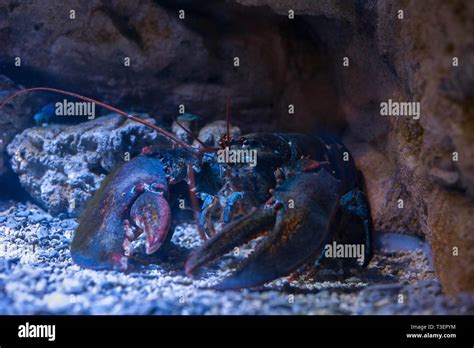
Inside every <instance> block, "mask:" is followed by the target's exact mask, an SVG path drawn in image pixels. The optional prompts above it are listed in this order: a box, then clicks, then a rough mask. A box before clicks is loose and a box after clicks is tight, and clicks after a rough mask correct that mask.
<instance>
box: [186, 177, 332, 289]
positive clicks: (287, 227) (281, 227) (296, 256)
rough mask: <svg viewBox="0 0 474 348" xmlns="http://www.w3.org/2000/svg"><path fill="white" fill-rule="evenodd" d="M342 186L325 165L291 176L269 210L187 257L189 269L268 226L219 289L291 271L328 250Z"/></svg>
mask: <svg viewBox="0 0 474 348" xmlns="http://www.w3.org/2000/svg"><path fill="white" fill-rule="evenodd" d="M340 186H341V185H340V181H339V180H337V179H335V178H334V177H333V176H332V175H331V174H329V173H328V172H327V171H326V170H324V169H321V170H320V171H318V172H317V173H300V174H299V175H295V176H292V177H291V178H289V179H287V180H286V181H285V182H284V184H283V185H281V186H279V187H277V188H276V189H275V197H274V199H272V200H271V201H272V203H273V205H272V206H271V207H270V208H269V209H268V208H267V209H264V208H260V209H259V210H257V211H256V212H254V213H251V214H249V215H247V216H245V217H243V218H241V219H237V220H236V221H234V222H232V223H231V224H229V225H227V226H226V227H225V228H224V229H223V230H222V231H221V232H219V233H218V234H217V235H215V236H214V237H213V238H211V239H210V240H209V241H207V242H206V243H205V244H204V245H203V246H202V247H201V248H200V249H198V250H197V251H196V252H194V253H193V254H192V256H191V257H190V258H189V259H188V261H187V262H186V266H185V267H186V272H187V274H190V273H192V272H193V270H195V269H196V268H198V267H199V266H202V265H204V264H206V263H208V262H210V261H212V260H213V259H216V258H217V257H218V256H221V255H223V254H224V253H226V252H228V251H230V250H232V248H233V247H235V246H236V245H239V244H242V243H243V242H245V241H248V240H249V239H252V238H254V237H255V236H256V235H258V234H261V233H264V232H265V231H266V230H268V229H269V228H270V229H271V232H270V233H269V234H268V235H266V236H265V237H264V239H263V240H262V241H261V243H260V244H259V246H258V247H257V248H256V250H255V251H254V253H253V254H252V255H250V257H249V258H247V259H246V260H244V261H243V263H242V264H241V265H240V266H239V267H238V269H237V270H236V271H235V272H234V274H232V275H231V276H230V277H228V278H226V279H224V281H223V282H222V283H221V284H219V285H217V286H216V289H219V290H224V289H238V288H243V287H252V286H257V285H261V284H263V283H266V282H268V281H272V280H274V279H276V278H279V277H282V276H285V275H287V274H289V273H291V272H292V271H294V270H296V269H297V268H298V267H299V266H301V265H302V264H304V263H306V262H308V261H309V260H310V259H313V258H315V257H317V256H319V255H320V254H321V253H323V250H324V244H325V243H326V241H327V239H328V235H329V232H330V226H331V224H332V220H333V218H334V215H335V213H336V211H337V208H338V206H339V199H340V195H339V192H340ZM290 200H291V201H293V203H294V204H289V202H290ZM272 215H273V217H272ZM263 217H267V218H263ZM272 221H274V223H273V225H272V224H271V222H272ZM263 222H265V223H263ZM269 226H270V227H269Z"/></svg>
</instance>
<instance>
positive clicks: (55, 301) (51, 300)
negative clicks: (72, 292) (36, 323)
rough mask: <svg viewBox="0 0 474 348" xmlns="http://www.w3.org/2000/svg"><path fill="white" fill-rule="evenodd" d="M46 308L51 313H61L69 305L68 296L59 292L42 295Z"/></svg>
mask: <svg viewBox="0 0 474 348" xmlns="http://www.w3.org/2000/svg"><path fill="white" fill-rule="evenodd" d="M44 302H45V305H46V308H47V309H48V310H49V311H50V312H51V313H53V314H58V313H63V312H65V311H66V310H67V309H68V307H70V305H71V302H70V297H69V296H68V295H66V294H64V293H61V292H53V293H51V294H47V295H45V296H44Z"/></svg>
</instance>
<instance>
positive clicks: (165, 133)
mask: <svg viewBox="0 0 474 348" xmlns="http://www.w3.org/2000/svg"><path fill="white" fill-rule="evenodd" d="M33 91H49V92H55V93H59V94H65V95H69V96H71V97H74V98H78V99H82V100H85V101H88V102H91V103H95V104H97V105H99V106H102V107H103V108H105V109H107V110H110V111H112V112H115V113H117V114H119V115H120V116H123V117H126V118H128V119H131V120H133V121H135V122H138V123H141V124H143V125H144V126H146V127H148V128H151V129H153V130H155V131H156V132H158V133H159V134H161V135H163V136H164V137H165V138H166V139H168V140H170V141H172V142H174V143H175V144H176V145H178V146H181V147H183V148H185V149H186V150H188V151H190V152H192V153H193V155H196V156H197V155H198V154H196V152H195V149H194V148H193V147H192V146H191V145H188V144H186V143H185V142H184V141H181V140H180V139H178V138H177V137H176V136H175V135H174V134H172V133H170V132H168V131H167V130H165V129H163V128H161V127H158V126H156V125H154V124H152V123H150V122H147V121H145V120H143V119H141V118H140V117H138V116H135V115H131V114H128V113H126V112H125V111H122V110H120V109H117V108H115V107H113V106H111V105H108V104H105V103H103V102H100V101H98V100H95V99H92V98H89V97H85V96H83V95H80V94H76V93H72V92H68V91H64V90H62V89H57V88H50V87H33V88H27V89H23V90H21V91H19V92H16V93H15V94H13V95H11V96H9V97H8V98H7V99H5V100H4V102H3V103H2V105H0V110H2V109H3V108H4V107H5V105H7V104H8V103H9V102H10V101H11V100H13V99H15V98H16V97H19V96H20V95H22V94H25V93H29V92H33Z"/></svg>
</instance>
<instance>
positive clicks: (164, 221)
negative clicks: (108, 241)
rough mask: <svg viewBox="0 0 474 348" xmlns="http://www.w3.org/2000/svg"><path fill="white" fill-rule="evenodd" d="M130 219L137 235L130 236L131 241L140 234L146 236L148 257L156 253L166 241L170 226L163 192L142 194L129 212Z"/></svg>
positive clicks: (169, 215) (168, 209)
mask: <svg viewBox="0 0 474 348" xmlns="http://www.w3.org/2000/svg"><path fill="white" fill-rule="evenodd" d="M130 217H131V218H132V220H133V222H134V223H135V225H136V226H137V229H138V233H134V235H133V236H132V235H130V237H132V240H130V242H131V241H133V239H134V238H135V237H136V236H137V235H140V234H141V233H142V232H145V234H146V242H145V248H146V249H145V250H146V253H147V254H148V255H150V254H153V253H154V252H156V251H157V250H158V249H159V248H160V246H161V245H162V244H163V243H164V242H165V241H166V237H167V235H168V231H169V229H170V224H171V211H170V207H169V204H168V201H167V200H166V198H165V197H164V194H163V192H161V191H158V192H149V191H148V192H144V193H143V194H141V195H140V196H139V197H138V198H137V200H136V201H135V203H133V206H132V208H131V210H130Z"/></svg>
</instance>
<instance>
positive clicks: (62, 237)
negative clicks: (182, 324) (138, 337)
mask: <svg viewBox="0 0 474 348" xmlns="http://www.w3.org/2000/svg"><path fill="white" fill-rule="evenodd" d="M3 206H5V205H3ZM76 226H77V222H76V220H75V219H59V218H57V217H52V216H51V215H49V214H48V213H46V212H44V211H43V210H42V209H40V208H38V207H37V206H35V205H33V204H29V203H28V204H26V205H25V204H21V203H12V204H11V205H8V208H4V209H3V210H2V211H0V314H47V313H52V314H473V313H474V298H473V297H472V296H471V295H467V294H466V295H459V296H457V297H455V298H447V297H445V296H444V295H442V293H441V287H440V285H439V282H438V280H437V279H436V277H435V274H434V273H433V271H432V270H431V269H430V265H429V262H428V260H427V259H426V255H425V253H424V252H423V251H422V250H421V249H418V250H405V251H389V250H380V251H378V252H377V254H376V256H375V257H374V259H373V261H372V262H371V264H370V265H369V267H368V268H367V269H363V270H352V271H350V272H341V271H338V270H332V269H327V268H326V269H322V270H320V271H319V272H317V273H315V275H310V274H308V273H307V272H302V274H301V275H299V276H296V277H295V279H291V280H288V279H287V278H282V279H279V280H276V281H274V282H272V283H271V284H267V285H266V286H263V287H260V288H258V289H245V290H240V291H225V292H217V291H214V290H212V289H209V286H210V285H212V284H215V283H216V282H218V281H219V279H222V277H225V276H226V275H228V274H230V272H232V268H233V267H235V266H236V264H237V263H238V260H239V257H240V258H242V257H243V256H239V257H234V256H232V255H227V256H226V257H224V258H223V260H222V261H221V262H219V263H217V264H216V265H214V266H213V267H208V268H206V269H204V270H203V271H202V272H201V273H200V274H199V277H196V278H195V279H190V278H188V277H187V276H186V275H185V274H184V272H183V261H184V259H185V255H186V253H187V249H188V250H190V249H193V248H195V247H196V246H197V245H199V243H200V240H199V237H198V235H197V233H196V231H195V229H194V228H193V226H181V227H179V228H178V229H177V230H176V232H175V235H174V236H173V240H172V241H173V243H174V244H176V245H177V248H176V250H173V252H172V253H171V255H170V257H169V260H168V262H167V263H163V264H160V265H148V266H143V267H142V268H140V269H138V270H136V271H134V272H131V273H120V272H116V271H94V270H89V269H84V268H81V267H79V266H77V265H75V264H74V263H73V262H72V260H71V257H70V254H69V243H70V240H71V237H72V235H73V233H74V230H75V228H76ZM244 254H245V253H242V255H244ZM341 273H342V274H341ZM400 295H402V298H403V302H402V303H399V301H400Z"/></svg>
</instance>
